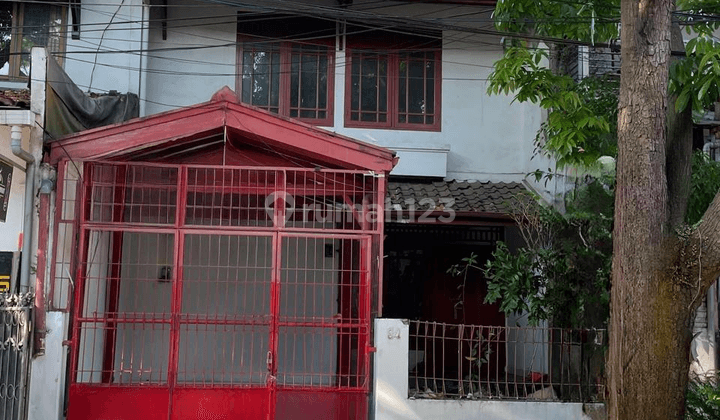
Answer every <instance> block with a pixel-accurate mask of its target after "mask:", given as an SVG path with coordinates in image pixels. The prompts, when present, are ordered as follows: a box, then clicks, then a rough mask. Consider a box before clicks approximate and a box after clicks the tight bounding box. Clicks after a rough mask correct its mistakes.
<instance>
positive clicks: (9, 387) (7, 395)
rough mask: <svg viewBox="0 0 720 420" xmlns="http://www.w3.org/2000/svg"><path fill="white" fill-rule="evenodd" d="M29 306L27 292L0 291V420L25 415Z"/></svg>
mask: <svg viewBox="0 0 720 420" xmlns="http://www.w3.org/2000/svg"><path fill="white" fill-rule="evenodd" d="M32 307H33V295H32V294H30V293H27V294H20V295H10V294H0V419H4V420H20V419H24V418H25V414H26V411H27V384H28V374H29V366H30V357H31V355H32V354H31V353H32V349H31V346H32V338H31V326H32V323H31V322H32V318H31V314H32Z"/></svg>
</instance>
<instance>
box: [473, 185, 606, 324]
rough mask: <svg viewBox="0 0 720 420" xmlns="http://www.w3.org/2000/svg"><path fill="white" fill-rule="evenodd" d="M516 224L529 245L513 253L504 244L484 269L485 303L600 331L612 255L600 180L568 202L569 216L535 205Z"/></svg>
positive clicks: (533, 319) (536, 318)
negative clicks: (495, 303) (598, 328)
mask: <svg viewBox="0 0 720 420" xmlns="http://www.w3.org/2000/svg"><path fill="white" fill-rule="evenodd" d="M523 206H524V207H523V209H522V211H521V214H522V218H521V219H519V220H518V222H519V224H520V229H521V233H522V235H523V238H524V239H525V242H526V244H527V246H526V247H524V248H521V249H519V250H518V251H517V253H513V252H511V251H510V249H509V248H508V247H507V245H505V244H504V243H500V244H499V245H498V247H497V249H496V250H495V251H494V252H493V259H491V260H489V261H488V262H487V263H486V265H485V276H486V278H487V282H488V293H487V295H486V298H485V300H486V302H489V303H493V302H495V301H500V309H501V310H502V311H504V312H506V313H513V312H518V313H521V312H527V313H528V319H529V321H530V322H531V323H537V322H538V321H540V320H552V321H553V324H554V325H555V326H559V327H573V328H585V327H600V326H602V325H604V324H605V322H606V321H607V318H608V316H609V299H610V295H609V281H610V262H611V255H612V238H611V231H612V211H613V210H612V208H613V193H612V190H611V189H608V188H606V186H605V185H604V184H603V183H602V182H600V181H598V180H593V181H591V182H590V183H588V184H586V185H584V186H582V187H580V188H578V189H577V191H576V193H574V194H571V196H570V197H569V198H568V203H567V208H568V211H567V212H566V213H565V214H561V213H560V212H558V211H557V210H555V209H553V208H551V207H547V206H540V205H536V204H534V203H529V202H528V203H527V204H524V205H523Z"/></svg>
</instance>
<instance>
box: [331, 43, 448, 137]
mask: <svg viewBox="0 0 720 420" xmlns="http://www.w3.org/2000/svg"><path fill="white" fill-rule="evenodd" d="M355 38H356V39H349V40H348V54H347V69H348V71H347V72H346V80H345V126H346V127H376V128H398V129H407V130H429V131H439V130H440V86H441V82H442V78H441V77H440V67H441V66H440V63H441V57H440V45H439V37H438V38H431V37H428V38H426V37H414V36H413V37H411V36H402V35H397V34H386V35H383V36H382V37H378V36H377V34H376V35H375V36H374V37H373V36H367V35H365V36H364V37H363V38H359V36H358V37H355ZM373 38H374V39H381V40H380V41H376V42H374V43H373V42H372V41H371V40H372V39H373ZM368 41H370V42H368Z"/></svg>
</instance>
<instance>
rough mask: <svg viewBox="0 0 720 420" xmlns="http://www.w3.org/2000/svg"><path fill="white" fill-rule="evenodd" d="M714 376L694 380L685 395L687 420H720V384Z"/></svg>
mask: <svg viewBox="0 0 720 420" xmlns="http://www.w3.org/2000/svg"><path fill="white" fill-rule="evenodd" d="M718 379H719V378H718V377H717V376H713V377H710V378H704V380H702V381H701V380H699V379H694V380H691V381H690V383H689V384H688V389H687V392H686V393H685V420H714V419H720V383H718Z"/></svg>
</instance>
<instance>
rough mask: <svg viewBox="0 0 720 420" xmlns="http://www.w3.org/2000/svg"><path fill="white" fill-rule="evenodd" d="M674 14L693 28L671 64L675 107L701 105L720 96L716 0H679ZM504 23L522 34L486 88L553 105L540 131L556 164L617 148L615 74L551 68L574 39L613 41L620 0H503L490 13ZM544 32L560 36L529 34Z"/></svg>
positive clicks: (587, 160) (719, 4)
mask: <svg viewBox="0 0 720 420" xmlns="http://www.w3.org/2000/svg"><path fill="white" fill-rule="evenodd" d="M677 6H678V11H677V12H676V14H675V17H676V18H677V19H678V20H679V21H680V22H681V24H683V25H684V26H685V28H686V30H687V32H688V33H689V34H693V35H694V36H693V37H692V38H691V39H690V40H689V41H688V42H687V44H686V48H685V49H686V54H685V55H686V56H685V57H684V58H683V59H681V60H676V61H675V62H674V64H673V65H672V67H671V69H670V81H669V93H671V94H674V95H676V100H675V104H674V105H675V108H676V110H677V111H678V112H679V111H682V110H684V109H686V107H688V106H691V107H692V109H693V110H695V111H696V112H701V111H703V110H704V109H706V108H708V107H710V106H711V105H712V103H713V102H714V101H715V100H716V99H717V98H718V97H720V41H718V40H717V39H716V38H715V37H714V36H713V31H715V30H716V29H720V20H719V19H718V18H717V15H718V14H720V1H719V0H678V2H677ZM493 17H494V19H495V25H496V27H497V28H498V29H499V30H502V31H505V32H508V33H513V34H517V36H516V37H512V38H509V40H508V41H507V42H506V46H508V48H506V50H505V53H504V55H503V57H502V58H501V59H500V60H499V61H498V62H497V63H496V64H495V70H494V71H493V73H492V74H491V75H490V78H489V85H488V93H490V94H505V95H509V94H512V95H514V99H515V100H517V101H519V102H531V103H534V104H537V105H539V106H540V107H541V108H543V109H545V110H547V111H548V117H547V120H546V121H545V122H544V123H543V125H542V127H541V130H540V132H539V133H538V136H537V138H536V145H537V151H539V152H541V153H545V154H547V155H549V156H551V157H553V158H554V159H555V160H556V164H557V167H558V168H559V169H561V168H563V167H565V166H567V165H573V166H577V167H588V166H591V165H592V164H593V163H594V162H595V161H596V159H597V158H598V157H599V156H603V155H608V156H614V155H615V144H616V141H617V140H616V138H617V137H616V131H617V130H616V127H617V94H618V85H617V81H613V82H612V83H611V81H610V80H609V79H596V78H592V77H591V78H586V79H584V80H582V81H580V82H576V81H574V80H573V79H572V78H571V77H569V76H568V75H564V74H562V73H561V72H558V71H553V70H552V67H553V66H552V63H553V60H554V59H555V58H557V56H558V55H559V54H561V51H562V50H563V49H565V48H567V47H568V46H572V45H575V44H573V43H577V42H579V43H590V44H594V43H597V42H608V41H612V40H615V39H617V38H618V37H619V24H618V23H619V18H620V7H619V0H596V1H593V2H572V1H555V0H503V1H499V2H498V5H497V7H496V10H495V13H494V15H493ZM539 37H550V38H555V39H557V40H558V41H557V42H555V43H546V44H541V43H538V42H531V41H530V40H531V39H537V38H539Z"/></svg>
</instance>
